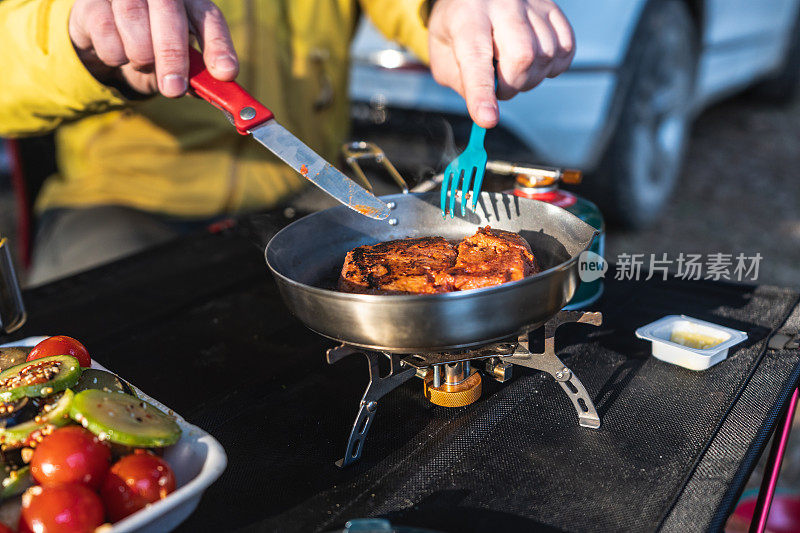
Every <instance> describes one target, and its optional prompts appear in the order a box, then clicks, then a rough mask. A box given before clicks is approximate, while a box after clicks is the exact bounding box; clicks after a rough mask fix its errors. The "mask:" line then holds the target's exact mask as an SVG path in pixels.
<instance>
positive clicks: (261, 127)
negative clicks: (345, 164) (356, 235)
mask: <svg viewBox="0 0 800 533" xmlns="http://www.w3.org/2000/svg"><path fill="white" fill-rule="evenodd" d="M189 86H190V87H191V88H192V89H193V90H194V92H195V94H196V95H197V96H199V97H200V98H202V99H203V100H206V101H207V102H209V103H211V104H213V105H215V106H216V107H218V108H220V109H221V110H222V111H223V112H225V114H226V115H228V118H229V119H230V120H231V122H233V125H234V126H236V129H237V130H238V131H239V133H241V134H242V135H252V136H253V138H254V139H255V140H257V141H258V142H260V143H261V144H263V145H264V146H266V147H267V148H268V149H269V150H270V151H271V152H272V153H274V154H275V155H277V156H278V157H280V158H281V159H282V160H283V161H284V162H285V163H286V164H287V165H289V166H290V167H292V168H293V169H295V170H296V171H297V172H299V173H300V174H302V175H303V177H305V178H306V179H308V180H309V181H310V182H311V183H313V184H314V185H316V186H317V187H319V188H320V189H322V190H323V191H325V192H326V193H328V194H330V195H331V196H333V197H334V198H336V200H338V201H339V202H341V203H343V204H344V205H346V206H347V207H349V208H350V209H352V210H354V211H356V212H358V213H361V214H362V215H364V216H367V217H370V218H374V219H376V220H383V219H385V218H388V217H389V207H388V206H387V205H386V204H385V203H383V202H382V201H380V200H379V199H378V198H376V197H375V196H373V195H372V194H371V193H370V192H368V191H367V190H366V189H364V188H362V187H361V186H359V185H358V184H357V183H356V182H354V181H353V180H351V179H350V178H348V177H347V176H345V175H344V174H342V173H341V172H339V171H338V170H336V169H335V168H334V167H333V165H331V164H330V163H328V162H327V161H325V160H324V159H323V158H321V157H320V156H319V155H317V153H316V152H314V150H312V149H311V148H309V147H308V146H306V145H305V144H304V143H303V142H302V141H300V139H298V138H297V137H295V136H294V135H292V134H291V133H289V131H287V130H286V129H285V128H284V127H283V126H281V125H280V124H278V121H277V120H275V115H273V114H272V111H270V110H269V109H267V108H266V106H264V105H263V104H262V103H261V102H259V101H258V100H256V99H255V98H253V96H251V95H250V93H248V92H247V91H245V90H244V89H243V88H242V86H241V85H239V84H238V83H236V82H233V81H220V80H218V79H216V78H214V77H213V76H212V75H211V73H210V72H208V70H206V67H205V64H204V63H203V55H202V54H201V53H200V52H198V51H197V50H195V49H194V48H192V47H190V48H189Z"/></svg>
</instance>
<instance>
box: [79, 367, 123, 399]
mask: <svg viewBox="0 0 800 533" xmlns="http://www.w3.org/2000/svg"><path fill="white" fill-rule="evenodd" d="M71 389H72V390H73V391H74V392H75V393H76V394H77V393H79V392H83V391H85V390H89V389H97V390H102V391H106V392H121V393H123V394H130V395H131V396H136V392H135V391H134V390H133V387H131V386H130V384H129V383H128V382H127V381H125V380H124V379H122V378H121V377H119V376H117V375H116V374H112V373H111V372H106V371H105V370H98V369H96V368H84V369H83V370H81V377H80V378H79V379H78V383H76V384H75V386H74V387H71Z"/></svg>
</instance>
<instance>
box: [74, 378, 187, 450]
mask: <svg viewBox="0 0 800 533" xmlns="http://www.w3.org/2000/svg"><path fill="white" fill-rule="evenodd" d="M69 416H70V417H72V419H73V420H75V421H76V422H77V423H79V424H80V425H82V426H83V427H85V428H86V429H88V430H89V431H91V432H92V433H94V434H95V435H97V436H98V437H99V438H100V439H101V440H108V441H109V442H114V443H117V444H127V445H129V446H140V447H146V448H151V447H162V446H169V445H171V444H175V443H176V442H178V439H180V438H181V428H180V427H179V426H178V424H177V423H175V420H174V419H173V418H172V417H170V416H168V415H166V414H165V413H163V412H161V410H159V409H158V408H157V407H154V406H152V405H150V404H149V403H147V402H145V401H142V400H140V399H138V398H135V397H133V396H130V395H128V394H120V393H118V392H105V391H101V390H96V389H89V390H85V391H83V392H81V393H78V394H76V395H75V398H74V399H73V400H72V407H71V408H70V411H69Z"/></svg>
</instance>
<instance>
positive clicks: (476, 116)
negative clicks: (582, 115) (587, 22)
mask: <svg viewBox="0 0 800 533" xmlns="http://www.w3.org/2000/svg"><path fill="white" fill-rule="evenodd" d="M115 1H116V0H115ZM428 27H429V30H430V36H429V46H430V56H431V72H432V73H433V77H434V79H435V80H436V81H437V82H439V83H440V84H442V85H445V86H447V87H450V88H452V89H454V90H455V91H457V92H458V93H459V94H460V95H461V96H463V97H464V99H465V100H466V101H467V108H468V109H469V114H470V116H471V117H472V119H473V120H474V121H475V122H477V123H478V125H479V126H483V127H484V128H491V127H494V126H496V125H497V120H498V116H499V115H498V108H497V98H496V97H495V90H494V68H493V60H496V61H497V97H499V98H500V99H503V100H507V99H509V98H511V97H513V96H514V95H516V94H517V93H519V92H522V91H527V90H530V89H532V88H534V87H536V86H537V85H539V83H541V82H542V80H544V78H546V77H547V78H553V77H555V76H558V75H559V74H561V73H562V72H564V71H565V70H567V68H568V67H569V65H570V63H571V62H572V58H573V57H574V56H575V35H574V34H573V31H572V27H571V26H570V24H569V22H568V21H567V18H566V17H565V16H564V14H563V13H562V12H561V10H560V9H559V8H558V6H556V4H555V3H553V2H552V1H550V0H436V2H435V3H434V5H433V9H432V10H431V15H430V20H429V23H428Z"/></svg>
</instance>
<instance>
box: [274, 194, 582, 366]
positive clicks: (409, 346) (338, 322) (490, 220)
mask: <svg viewBox="0 0 800 533" xmlns="http://www.w3.org/2000/svg"><path fill="white" fill-rule="evenodd" d="M381 198H382V200H383V201H385V202H387V203H389V205H390V206H392V209H391V216H390V219H389V222H388V223H387V221H385V220H384V221H377V220H372V219H369V218H366V217H362V216H360V215H358V214H357V213H355V212H353V211H352V210H350V209H347V208H346V207H334V208H331V209H327V210H325V211H321V212H318V213H314V214H312V215H309V216H306V217H304V218H302V219H300V220H298V221H296V222H294V223H292V224H290V225H289V226H287V227H286V228H284V229H283V230H281V231H280V232H279V233H278V234H276V235H275V236H274V237H273V238H272V240H271V241H270V242H269V244H268V245H267V249H266V252H265V255H266V259H267V265H268V266H269V268H270V270H271V271H272V274H273V275H274V276H275V280H276V281H277V283H278V287H279V289H280V292H281V295H282V297H283V299H284V301H285V302H286V305H287V306H288V307H289V309H290V310H291V312H292V313H294V314H295V315H296V316H297V317H298V318H299V319H300V320H301V321H302V322H303V323H304V324H305V325H306V326H308V327H309V328H311V329H312V330H314V331H316V332H317V333H319V334H321V335H324V336H326V337H329V338H331V339H335V340H337V341H341V342H346V343H348V344H352V345H355V346H360V347H363V348H369V349H373V350H381V351H384V352H392V353H415V352H436V351H451V350H457V349H461V348H467V347H470V346H475V345H480V344H484V343H487V342H490V341H494V340H499V339H503V338H506V337H510V336H513V335H517V334H521V333H524V332H526V331H530V330H532V329H535V328H537V327H539V326H540V325H542V324H543V323H544V322H546V321H547V320H548V319H549V318H550V317H552V316H553V315H555V314H556V313H557V312H558V311H559V310H561V308H562V307H564V305H565V304H566V303H567V301H568V300H569V299H570V298H571V297H572V295H573V294H574V292H575V289H576V288H577V286H578V283H579V281H578V256H579V255H580V253H581V252H583V251H584V250H586V249H588V248H589V245H590V244H591V242H592V239H593V238H594V236H595V235H596V234H597V232H596V230H595V229H594V228H592V227H591V226H590V225H588V224H586V223H585V222H583V221H582V220H580V219H579V218H578V217H576V216H574V215H572V214H571V213H568V212H567V211H564V210H563V209H560V208H558V207H555V206H552V205H550V204H547V203H544V202H539V201H536V200H528V199H525V198H519V197H516V196H513V195H506V194H499V193H487V192H483V193H481V198H480V201H479V203H478V207H477V209H476V211H475V212H468V213H467V214H466V215H463V216H459V217H456V218H455V219H450V218H447V219H443V218H442V212H441V209H440V207H439V193H438V192H428V193H423V194H396V195H391V196H383V197H381ZM485 225H490V226H491V227H493V228H498V229H503V230H508V231H514V232H519V233H520V234H521V235H522V236H523V237H524V238H525V239H527V240H528V242H529V243H530V245H531V248H532V250H533V253H534V255H535V256H536V259H537V261H538V262H539V265H540V266H541V267H542V269H543V271H542V272H541V273H539V274H536V275H535V276H531V277H528V278H525V279H523V280H520V281H514V282H510V283H506V284H503V285H498V286H495V287H490V288H485V289H477V290H470V291H462V292H452V293H444V294H431V295H391V296H388V295H387V296H384V295H365V294H349V293H343V292H338V291H336V290H335V288H336V282H337V279H338V276H339V272H340V271H341V268H342V263H343V262H344V257H345V255H346V254H347V252H348V251H350V250H351V249H353V248H355V247H356V246H360V245H363V244H375V243H378V242H382V241H388V240H393V239H402V238H406V237H422V236H431V235H440V236H442V237H444V238H446V239H452V240H457V239H461V238H463V237H466V236H468V235H471V234H473V233H475V231H476V230H477V228H478V227H479V226H485Z"/></svg>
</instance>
